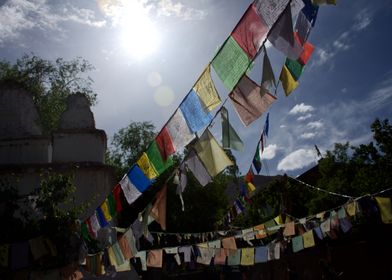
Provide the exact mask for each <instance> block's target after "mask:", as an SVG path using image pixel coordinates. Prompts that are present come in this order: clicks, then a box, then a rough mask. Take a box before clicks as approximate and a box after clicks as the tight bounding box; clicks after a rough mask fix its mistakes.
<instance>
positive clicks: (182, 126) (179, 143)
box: [166, 109, 195, 150]
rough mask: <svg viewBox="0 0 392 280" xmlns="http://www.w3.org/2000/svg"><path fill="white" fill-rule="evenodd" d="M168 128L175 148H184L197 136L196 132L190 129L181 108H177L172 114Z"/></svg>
mask: <svg viewBox="0 0 392 280" xmlns="http://www.w3.org/2000/svg"><path fill="white" fill-rule="evenodd" d="M166 128H167V131H168V134H169V135H170V138H171V141H172V143H173V146H174V148H175V150H180V149H182V148H184V147H185V146H186V145H187V144H188V143H189V142H190V141H191V140H192V139H193V138H195V134H194V133H192V131H191V130H190V129H189V127H188V125H187V123H186V120H185V118H184V115H183V114H182V111H181V110H180V109H177V110H176V112H175V113H174V114H173V115H172V117H171V118H170V120H169V122H168V123H167V124H166Z"/></svg>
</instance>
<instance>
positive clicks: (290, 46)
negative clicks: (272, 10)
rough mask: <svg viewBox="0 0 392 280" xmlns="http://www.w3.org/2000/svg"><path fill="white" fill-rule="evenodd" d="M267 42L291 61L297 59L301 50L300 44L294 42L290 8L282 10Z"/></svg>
mask: <svg viewBox="0 0 392 280" xmlns="http://www.w3.org/2000/svg"><path fill="white" fill-rule="evenodd" d="M268 41H270V42H271V44H272V45H273V46H274V47H275V48H276V49H278V50H279V51H281V52H282V53H283V54H284V55H286V56H287V57H289V58H291V59H294V60H296V59H298V57H299V56H300V55H301V53H302V51H303V49H302V46H301V44H299V43H298V42H297V41H296V40H294V32H293V21H292V18H291V10H290V6H287V8H286V9H285V10H284V12H283V15H282V16H281V17H280V18H279V20H278V22H277V23H276V24H275V26H274V27H273V28H272V30H271V33H270V34H269V36H268Z"/></svg>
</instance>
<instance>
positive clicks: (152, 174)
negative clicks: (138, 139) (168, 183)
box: [136, 153, 158, 180]
mask: <svg viewBox="0 0 392 280" xmlns="http://www.w3.org/2000/svg"><path fill="white" fill-rule="evenodd" d="M136 164H137V165H138V166H139V167H140V169H141V170H142V171H143V173H144V175H146V176H147V178H148V179H150V180H151V179H155V178H156V177H158V173H157V171H156V170H155V168H154V167H153V166H152V164H151V162H150V160H149V159H148V156H147V154H146V153H143V154H142V155H141V157H140V158H139V159H138V160H137V162H136Z"/></svg>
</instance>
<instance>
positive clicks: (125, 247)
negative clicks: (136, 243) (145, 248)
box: [118, 234, 133, 261]
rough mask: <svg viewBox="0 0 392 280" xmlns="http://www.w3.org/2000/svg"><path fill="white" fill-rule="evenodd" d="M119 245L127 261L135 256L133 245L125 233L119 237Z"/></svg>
mask: <svg viewBox="0 0 392 280" xmlns="http://www.w3.org/2000/svg"><path fill="white" fill-rule="evenodd" d="M118 245H119V246H120V249H121V253H122V254H123V256H124V259H125V260H126V261H127V260H129V259H131V258H132V257H133V253H132V250H131V247H130V245H129V241H128V239H127V237H126V235H125V234H123V235H121V236H120V237H119V238H118Z"/></svg>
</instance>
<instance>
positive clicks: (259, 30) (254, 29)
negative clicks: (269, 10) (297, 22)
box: [231, 4, 269, 60]
mask: <svg viewBox="0 0 392 280" xmlns="http://www.w3.org/2000/svg"><path fill="white" fill-rule="evenodd" d="M268 29H269V28H268V26H267V25H266V23H265V22H264V21H263V19H262V18H261V17H260V16H259V15H258V14H257V12H256V6H255V5H254V4H251V5H250V6H249V7H248V9H247V10H246V12H245V14H244V15H243V16H242V18H241V20H240V21H239V22H238V24H237V26H236V27H235V28H234V30H233V32H232V33H231V36H232V37H233V38H234V40H236V42H237V43H238V45H240V47H241V48H242V49H243V50H244V51H245V52H246V54H247V55H248V57H249V59H251V60H252V59H253V58H254V57H255V56H256V54H257V52H258V51H259V48H260V46H261V45H262V43H263V41H264V40H265V38H266V37H267V33H268Z"/></svg>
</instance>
